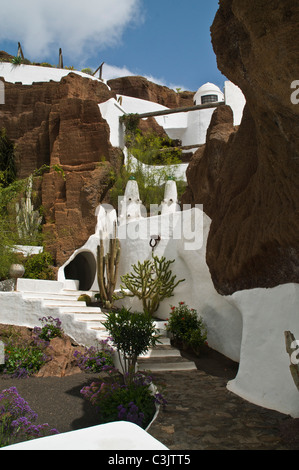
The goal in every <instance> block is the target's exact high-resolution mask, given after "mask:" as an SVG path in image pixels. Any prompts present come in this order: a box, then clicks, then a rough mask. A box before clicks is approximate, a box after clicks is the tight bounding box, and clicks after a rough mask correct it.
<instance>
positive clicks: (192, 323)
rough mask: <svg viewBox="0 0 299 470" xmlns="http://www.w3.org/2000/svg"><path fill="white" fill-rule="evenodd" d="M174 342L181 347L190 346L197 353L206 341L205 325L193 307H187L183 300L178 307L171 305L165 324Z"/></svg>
mask: <svg viewBox="0 0 299 470" xmlns="http://www.w3.org/2000/svg"><path fill="white" fill-rule="evenodd" d="M166 329H167V331H168V332H169V333H170V335H171V337H172V339H173V341H174V343H176V344H177V345H178V346H181V347H183V348H188V347H190V348H192V349H193V351H194V352H195V353H196V354H198V353H199V351H200V348H201V346H202V345H203V344H205V343H206V341H207V327H206V324H205V322H204V321H203V320H202V318H200V317H199V315H198V313H197V311H196V310H195V309H194V308H191V309H190V308H189V307H188V305H186V304H185V302H180V303H179V305H178V307H174V306H173V307H171V313H170V317H169V319H168V323H167V324H166Z"/></svg>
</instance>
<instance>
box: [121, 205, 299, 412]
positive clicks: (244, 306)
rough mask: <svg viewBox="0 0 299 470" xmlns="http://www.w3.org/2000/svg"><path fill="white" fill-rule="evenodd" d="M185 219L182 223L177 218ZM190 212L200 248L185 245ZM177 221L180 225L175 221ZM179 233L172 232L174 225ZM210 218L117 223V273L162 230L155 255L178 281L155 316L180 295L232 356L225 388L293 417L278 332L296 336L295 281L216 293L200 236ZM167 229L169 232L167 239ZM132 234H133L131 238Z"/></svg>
mask: <svg viewBox="0 0 299 470" xmlns="http://www.w3.org/2000/svg"><path fill="white" fill-rule="evenodd" d="M183 216H184V217H185V219H184V221H183V222H182V217H183ZM194 217H195V218H196V219H197V221H196V223H195V225H197V227H196V230H198V228H199V227H200V224H202V229H203V232H202V233H203V239H202V242H203V243H202V246H201V247H199V246H198V247H194V248H195V249H191V250H189V249H186V248H187V247H188V245H187V243H189V248H190V247H191V246H192V244H190V239H191V240H192V237H191V235H192V231H190V230H189V231H188V229H187V228H186V227H190V226H191V225H190V222H191V220H192V219H193V220H192V222H193V224H194ZM182 224H183V225H182ZM182 226H183V228H184V230H183V231H182V237H181V238H180V239H179V238H178V239H176V238H175V237H173V235H175V234H179V231H180V230H181V227H182ZM209 226H210V220H209V218H208V217H207V216H206V215H205V214H204V213H202V214H200V212H197V213H194V212H192V210H191V211H184V212H181V213H174V214H166V215H165V216H157V217H152V218H151V219H143V220H139V221H135V222H134V221H133V222H130V223H129V224H127V226H121V227H119V236H120V237H121V238H122V240H121V246H122V256H121V262H120V274H125V273H126V272H129V271H131V264H132V263H136V262H137V261H138V260H139V261H143V260H144V259H149V258H150V257H151V254H152V249H151V247H150V246H149V240H150V235H157V234H159V235H160V236H161V241H160V242H159V244H158V245H157V248H156V249H155V254H156V255H159V256H162V255H163V256H165V257H166V258H167V259H174V260H175V263H174V264H173V273H174V274H176V275H177V279H182V278H184V279H185V282H183V283H181V284H179V285H178V287H177V288H176V290H175V293H174V296H173V297H172V298H170V299H166V300H164V301H163V302H162V304H161V306H160V308H159V310H158V312H157V316H158V317H159V318H162V319H166V318H167V317H168V316H169V313H170V305H178V302H180V301H185V302H186V303H187V305H189V306H190V307H193V308H195V309H196V310H197V311H198V312H199V314H200V315H201V316H202V317H203V319H204V320H205V322H206V323H207V327H208V342H209V345H210V346H211V347H212V348H213V349H215V350H217V351H219V352H220V353H222V354H224V355H225V356H227V357H229V358H231V359H233V360H234V361H237V362H239V371H238V374H237V376H236V378H235V379H234V380H232V381H231V382H229V384H228V388H229V390H231V391H232V392H234V393H236V394H237V395H239V396H241V397H243V398H244V399H246V400H248V401H250V402H252V403H255V404H257V405H259V406H263V407H265V408H270V409H274V410H277V411H279V412H281V413H285V414H290V415H291V416H293V417H299V391H298V390H297V388H296V386H295V384H294V381H293V379H292V376H291V373H290V369H289V364H290V360H289V355H288V354H287V352H286V347H285V338H284V331H291V332H292V333H293V334H294V335H295V338H296V339H298V340H299V321H298V305H299V285H298V284H285V285H281V286H277V287H275V288H272V289H262V288H257V289H252V290H244V291H239V292H236V293H234V294H233V295H231V296H220V295H219V294H218V293H217V292H216V290H215V289H214V286H213V283H212V280H211V277H210V272H209V269H208V267H207V265H206V259H205V254H206V241H207V235H208V231H209ZM169 233H170V237H169ZM134 236H135V239H134ZM125 305H126V306H130V307H132V309H133V310H134V309H135V310H140V309H141V304H140V302H139V301H137V300H136V299H132V298H131V299H127V300H126V302H125Z"/></svg>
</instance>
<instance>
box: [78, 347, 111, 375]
mask: <svg viewBox="0 0 299 470" xmlns="http://www.w3.org/2000/svg"><path fill="white" fill-rule="evenodd" d="M100 343H101V347H100V348H99V347H95V346H91V347H90V348H87V347H86V348H85V349H84V352H80V351H75V352H74V356H75V358H76V361H77V365H78V367H79V368H80V369H81V370H84V371H86V372H101V371H109V370H111V369H113V367H114V363H113V349H112V348H111V347H110V346H108V344H107V343H108V341H106V340H103V341H101V342H100Z"/></svg>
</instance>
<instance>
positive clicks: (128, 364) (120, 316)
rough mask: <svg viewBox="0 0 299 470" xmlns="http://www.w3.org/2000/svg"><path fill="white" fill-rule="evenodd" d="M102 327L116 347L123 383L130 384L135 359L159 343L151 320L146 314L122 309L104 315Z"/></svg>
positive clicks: (134, 367) (134, 368) (133, 372)
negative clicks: (105, 318) (104, 319)
mask: <svg viewBox="0 0 299 470" xmlns="http://www.w3.org/2000/svg"><path fill="white" fill-rule="evenodd" d="M106 317H107V320H106V321H104V322H103V325H104V326H105V328H106V329H107V330H108V332H109V334H110V336H111V341H112V343H113V344H114V345H115V346H116V349H117V353H118V357H119V362H120V364H121V367H122V371H123V375H124V381H125V383H131V382H132V380H133V377H134V374H135V370H136V364H137V358H138V356H140V355H141V354H143V353H145V352H146V351H147V350H148V349H149V348H150V347H153V346H155V345H156V344H157V342H158V341H159V335H158V331H157V329H156V328H155V325H154V320H153V318H152V317H151V316H150V315H149V314H146V313H140V312H131V311H130V310H127V309H126V308H124V307H123V308H122V309H121V310H120V311H118V312H109V313H108V314H106Z"/></svg>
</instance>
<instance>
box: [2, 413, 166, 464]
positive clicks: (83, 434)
mask: <svg viewBox="0 0 299 470" xmlns="http://www.w3.org/2000/svg"><path fill="white" fill-rule="evenodd" d="M2 450H116V451H117V450H157V451H158V450H167V447H166V446H165V445H164V444H162V443H161V442H159V441H158V440H156V439H155V438H154V437H152V436H151V435H150V434H148V433H147V432H146V431H144V430H143V429H142V428H140V427H139V426H137V425H136V424H133V423H129V422H127V421H116V422H113V423H107V424H101V425H98V426H92V427H89V428H85V429H79V430H76V431H70V432H66V433H61V434H55V435H53V436H47V437H41V438H38V439H33V440H31V441H26V442H20V443H18V444H13V445H10V446H7V447H3V448H2ZM130 462H131V463H132V461H130ZM114 463H115V464H117V463H118V462H114ZM136 465H137V462H136Z"/></svg>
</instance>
